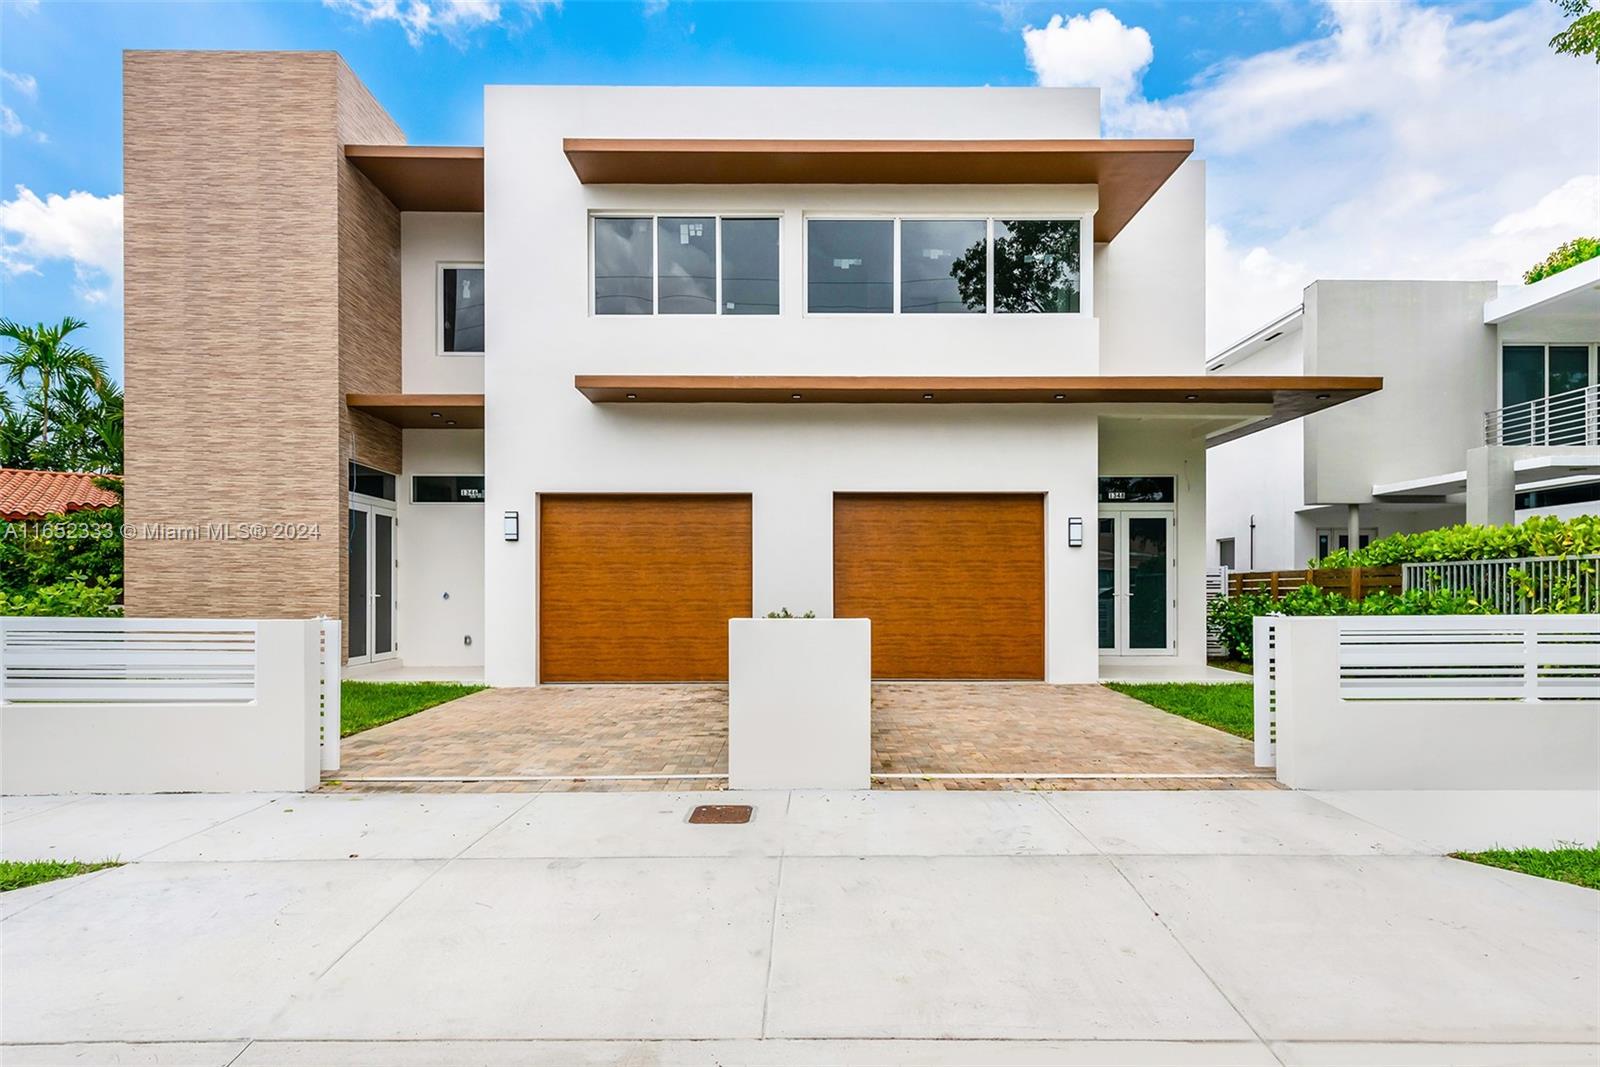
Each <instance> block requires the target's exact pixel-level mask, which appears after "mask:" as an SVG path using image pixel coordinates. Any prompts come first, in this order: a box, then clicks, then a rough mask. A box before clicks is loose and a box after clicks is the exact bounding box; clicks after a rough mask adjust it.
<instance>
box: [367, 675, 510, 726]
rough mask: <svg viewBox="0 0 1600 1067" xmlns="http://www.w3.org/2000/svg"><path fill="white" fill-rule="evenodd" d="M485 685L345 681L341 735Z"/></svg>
mask: <svg viewBox="0 0 1600 1067" xmlns="http://www.w3.org/2000/svg"><path fill="white" fill-rule="evenodd" d="M482 688H484V687H483V686H481V685H457V684H455V683H453V682H344V683H342V684H341V685H340V687H339V694H340V696H339V700H340V707H339V736H340V737H349V736H350V735H351V734H359V733H360V732H361V731H362V730H370V729H372V728H373V727H374V726H382V725H383V724H384V723H386V722H394V721H395V720H396V719H403V718H405V717H406V716H407V715H415V714H416V713H417V712H419V711H422V710H424V709H426V708H431V707H434V706H435V705H437V704H443V703H444V702H445V701H447V700H454V699H456V698H457V697H464V696H466V695H467V694H468V693H476V692H477V691H478V690H480V689H482Z"/></svg>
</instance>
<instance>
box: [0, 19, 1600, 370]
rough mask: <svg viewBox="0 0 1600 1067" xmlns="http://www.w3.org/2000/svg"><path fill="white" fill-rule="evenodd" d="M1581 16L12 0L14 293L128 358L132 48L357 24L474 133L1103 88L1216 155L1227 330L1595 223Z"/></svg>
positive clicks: (1130, 122)
mask: <svg viewBox="0 0 1600 1067" xmlns="http://www.w3.org/2000/svg"><path fill="white" fill-rule="evenodd" d="M1560 25H1561V20H1560V16H1559V13H1558V12H1557V11H1556V10H1555V9H1554V7H1553V5H1551V4H1550V3H1549V2H1548V0H1525V2H1509V3H1481V4H1454V5H1427V4H1422V3H1417V2H1414V0H1393V2H1390V3H1375V4H1365V5H1359V4H1341V3H1329V4H1324V3H1310V2H1306V3H1300V2H1265V0H1262V2H1246V3H1231V2H1230V3H1204V2H1166V3H1154V2H1146V3H1105V4H1012V3H954V2H942V3H910V2H906V3H842V2H835V3H748V2H717V0H668V2H666V3H661V2H659V0H657V2H652V3H623V2H583V0H576V2H575V0H567V2H566V3H564V4H559V5H557V4H540V5H536V6H530V5H525V4H521V3H515V2H512V0H502V2H501V3H498V4H492V3H491V4H477V3H467V2H462V0H333V2H330V3H319V2H312V0H303V2H294V3H269V4H259V3H228V4H216V5H204V4H183V3H159V4H144V3H121V4H99V3H66V2H61V3H51V2H48V0H46V2H42V3H17V2H15V0H0V70H3V71H4V72H5V74H4V75H3V76H0V105H3V107H4V109H5V110H4V111H3V112H0V242H3V243H0V254H3V255H4V260H3V262H0V287H3V288H0V307H3V313H4V314H5V315H6V316H8V317H13V318H21V319H25V320H51V319H56V318H59V317H60V316H62V315H64V314H73V315H77V316H80V317H82V318H85V319H87V320H88V321H89V323H90V329H89V331H87V336H86V341H87V343H89V344H90V346H91V347H93V348H94V349H95V350H96V351H98V352H101V353H102V354H104V355H106V356H107V357H108V358H109V359H110V360H111V361H112V363H113V365H114V366H118V367H120V355H121V299H120V293H119V291H118V276H119V273H120V272H119V271H118V270H117V269H116V267H115V261H116V257H117V254H116V249H117V248H118V247H120V222H119V220H120V201H118V200H115V199H114V198H115V197H116V196H117V194H119V193H120V192H121V58H120V55H121V51H122V50H123V49H125V48H241V49H278V48H289V49H334V50H337V51H339V52H341V53H343V55H344V56H345V58H346V59H347V61H348V62H349V63H350V65H351V67H352V68H353V69H354V70H355V71H356V73H357V74H358V75H360V77H361V78H362V80H363V81H365V82H366V83H367V85H368V86H369V87H370V88H371V89H372V91H373V92H374V94H375V95H376V96H377V98H378V99H379V100H380V101H381V102H382V103H383V104H384V106H385V107H387V108H388V109H389V111H390V113H391V114H392V115H394V117H395V118H396V120H397V121H398V122H399V123H400V125H401V126H402V127H403V128H404V129H405V130H406V133H407V136H408V138H409V139H410V140H411V141H412V142H414V143H446V144H448V143H479V138H480V135H481V131H482V118H481V89H482V86H483V85H484V84H485V83H505V82H589V83H638V84H690V83H694V84H760V83H768V84H826V85H852V84H862V85H985V84H991V85H1030V84H1037V83H1041V82H1042V83H1045V84H1095V85H1101V86H1105V87H1106V88H1105V116H1106V118H1105V121H1106V127H1107V130H1106V132H1107V134H1108V135H1113V136H1115V135H1123V136H1132V135H1142V134H1143V135H1154V134H1179V135H1186V136H1193V137H1195V138H1196V141H1197V154H1198V155H1200V156H1203V157H1206V158H1207V159H1208V160H1209V166H1210V204H1209V213H1210V218H1211V222H1212V230H1211V235H1210V236H1211V241H1210V248H1209V253H1210V254H1209V256H1208V273H1209V275H1210V279H1209V280H1210V307H1211V315H1210V317H1211V320H1212V325H1211V330H1210V333H1211V336H1212V342H1213V343H1212V347H1216V345H1217V344H1218V343H1221V342H1224V341H1225V340H1226V339H1228V338H1230V337H1231V336H1235V335H1237V334H1238V333H1239V332H1242V331H1243V330H1244V329H1245V328H1247V327H1248V326H1249V325H1250V324H1251V323H1252V322H1253V321H1255V320H1256V319H1260V318H1265V317H1270V315H1271V314H1274V313H1276V312H1279V311H1282V310H1286V309H1287V307H1288V306H1290V305H1291V304H1292V303H1293V302H1294V301H1295V300H1297V299H1298V291H1299V288H1300V287H1301V286H1303V285H1304V284H1305V283H1306V282H1308V281H1310V280H1312V278H1314V277H1324V276H1333V275H1338V276H1393V275H1408V276H1438V277H1451V276H1472V277H1501V278H1504V279H1505V280H1511V278H1512V277H1513V276H1514V274H1515V272H1516V271H1517V270H1520V268H1521V267H1522V266H1525V265H1526V262H1525V261H1526V260H1527V259H1528V258H1529V257H1530V256H1532V255H1534V250H1535V249H1540V248H1543V247H1547V246H1548V245H1550V244H1553V243H1556V241H1557V240H1559V239H1565V237H1566V236H1571V235H1572V232H1576V231H1577V230H1586V231H1588V232H1595V231H1600V206H1596V200H1597V198H1600V191H1597V189H1596V187H1597V186H1600V145H1597V140H1596V139H1597V134H1596V130H1597V128H1600V74H1597V73H1596V71H1597V68H1596V66H1595V64H1594V63H1592V62H1586V61H1582V60H1575V59H1571V58H1568V57H1557V56H1554V55H1553V54H1551V53H1550V52H1549V49H1548V48H1547V47H1546V45H1545V42H1546V41H1547V40H1548V38H1549V36H1550V34H1551V33H1553V32H1554V30H1555V29H1556V28H1559V26H1560ZM1502 141H1503V142H1506V143H1505V144H1502V145H1499V146H1498V147H1496V143H1497V142H1502ZM74 193H77V194H79V195H77V196H73V195H72V194H74ZM1508 220H1509V221H1508ZM1586 220H1587V224H1586ZM1569 231H1572V232H1569Z"/></svg>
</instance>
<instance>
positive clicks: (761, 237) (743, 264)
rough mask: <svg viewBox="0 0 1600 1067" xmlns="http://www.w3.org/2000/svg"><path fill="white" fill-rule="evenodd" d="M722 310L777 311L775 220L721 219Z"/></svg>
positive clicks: (734, 312) (744, 312)
mask: <svg viewBox="0 0 1600 1067" xmlns="http://www.w3.org/2000/svg"><path fill="white" fill-rule="evenodd" d="M722 313H723V314H724V315H776V314H777V313H778V220H777V219H723V220H722Z"/></svg>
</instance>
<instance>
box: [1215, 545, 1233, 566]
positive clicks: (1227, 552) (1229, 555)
mask: <svg viewBox="0 0 1600 1067" xmlns="http://www.w3.org/2000/svg"><path fill="white" fill-rule="evenodd" d="M1217 566H1219V567H1226V568H1228V569H1229V570H1233V538H1231V537H1223V538H1220V539H1218V541H1217Z"/></svg>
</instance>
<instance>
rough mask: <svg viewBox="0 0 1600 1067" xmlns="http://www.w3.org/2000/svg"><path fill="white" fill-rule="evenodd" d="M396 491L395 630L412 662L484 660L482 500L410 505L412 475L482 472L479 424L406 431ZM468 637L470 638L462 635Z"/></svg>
mask: <svg viewBox="0 0 1600 1067" xmlns="http://www.w3.org/2000/svg"><path fill="white" fill-rule="evenodd" d="M401 443H402V465H403V467H404V469H403V470H402V472H401V477H400V480H399V484H398V486H397V488H396V491H395V496H396V498H397V500H396V504H395V517H396V520H397V521H398V522H399V524H400V525H399V527H398V530H397V531H396V532H397V537H396V541H395V544H396V553H395V558H396V560H397V561H398V562H399V564H400V565H399V567H398V568H397V569H396V575H397V578H396V588H397V591H398V594H399V600H398V602H397V603H396V605H395V614H396V616H397V618H396V631H397V632H396V636H397V638H398V640H399V642H400V646H399V649H398V652H399V656H400V661H401V662H402V663H405V664H407V665H408V666H413V667H476V666H482V664H483V598H484V581H483V578H484V575H483V549H484V539H483V530H484V505H482V504H413V503H412V502H411V479H412V477H413V476H414V475H418V474H482V473H483V431H482V430H461V429H455V430H405V431H402V434H401ZM469 637H470V638H471V639H472V641H471V643H470V644H469V643H468V642H467V640H466V639H467V638H469Z"/></svg>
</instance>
